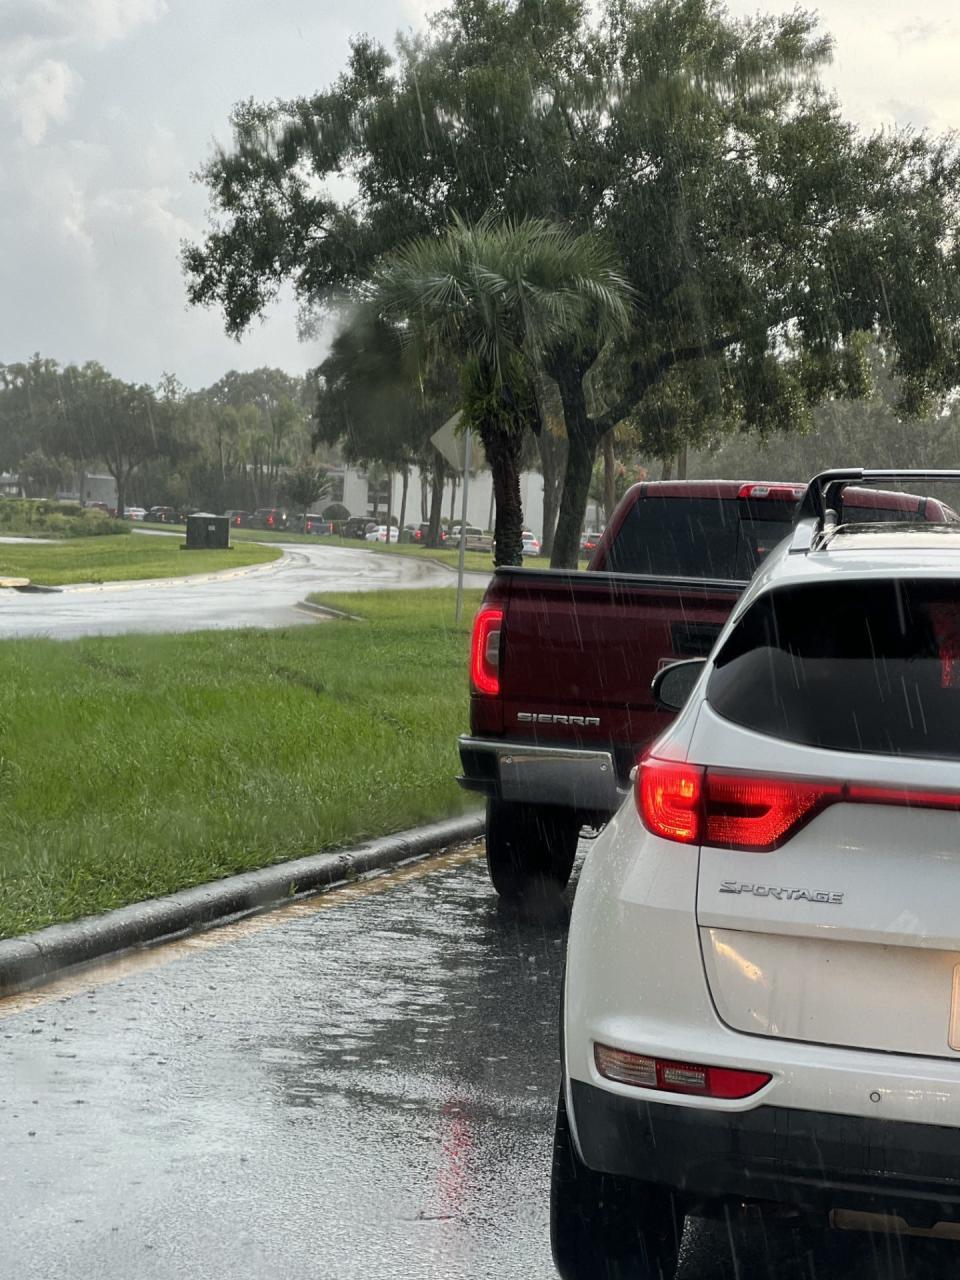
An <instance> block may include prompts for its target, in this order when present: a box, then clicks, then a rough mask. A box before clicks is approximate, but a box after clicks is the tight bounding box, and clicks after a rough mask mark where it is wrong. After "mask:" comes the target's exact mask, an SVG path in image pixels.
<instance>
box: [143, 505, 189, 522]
mask: <svg viewBox="0 0 960 1280" xmlns="http://www.w3.org/2000/svg"><path fill="white" fill-rule="evenodd" d="M144 519H145V520H147V521H149V522H150V524H177V523H179V519H180V513H179V511H177V510H176V508H174V507H149V508H148V510H147V514H146V516H144Z"/></svg>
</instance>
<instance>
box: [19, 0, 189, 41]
mask: <svg viewBox="0 0 960 1280" xmlns="http://www.w3.org/2000/svg"><path fill="white" fill-rule="evenodd" d="M166 10H167V5H166V0H7V3H6V4H5V6H4V14H3V30H4V37H5V40H8V41H9V40H11V39H23V38H27V39H30V40H36V41H39V42H41V43H44V44H47V43H50V44H59V43H62V42H69V41H72V40H86V41H93V42H95V43H98V44H108V43H110V42H111V41H113V40H122V39H123V38H124V37H125V36H127V35H129V34H130V32H131V31H134V30H135V29H136V28H137V27H139V26H142V25H143V24H144V23H145V22H155V21H156V20H157V19H158V18H159V17H161V16H162V15H163V14H164V13H166Z"/></svg>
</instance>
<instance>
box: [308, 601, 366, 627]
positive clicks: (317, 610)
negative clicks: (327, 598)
mask: <svg viewBox="0 0 960 1280" xmlns="http://www.w3.org/2000/svg"><path fill="white" fill-rule="evenodd" d="M293 607H294V608H295V609H302V610H303V611H304V613H313V614H316V616H317V617H318V618H341V619H343V620H344V621H346V622H363V618H361V617H358V616H357V614H355V613H344V612H343V610H342V609H331V608H329V606H327V605H324V604H314V603H313V602H312V601H310V600H301V601H300V602H299V603H298V604H295V605H294V606H293Z"/></svg>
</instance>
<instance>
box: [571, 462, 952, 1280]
mask: <svg viewBox="0 0 960 1280" xmlns="http://www.w3.org/2000/svg"><path fill="white" fill-rule="evenodd" d="M946 477H949V478H950V479H953V480H958V479H960V472H952V473H931V472H927V473H916V472H914V473H898V474H894V473H890V472H863V471H859V470H857V471H844V472H830V473H825V474H824V475H823V476H820V477H817V478H816V480H815V481H813V482H812V483H811V485H810V488H809V489H808V492H807V497H806V499H805V501H804V505H803V507H802V508H801V518H800V520H799V522H798V524H797V526H796V529H795V531H794V535H793V537H792V539H791V540H788V542H787V543H784V544H782V545H781V547H780V548H779V549H778V550H777V551H776V552H774V553H773V554H772V555H771V556H770V557H769V558H768V560H767V561H766V563H765V565H764V566H763V568H762V569H761V570H760V572H759V573H758V575H757V577H756V578H755V579H754V580H753V582H752V583H751V584H750V586H749V587H748V588H747V590H746V592H745V594H744V596H743V597H742V599H741V600H740V602H739V603H738V605H737V607H736V609H735V610H734V613H733V615H732V617H731V619H730V621H729V623H728V624H727V626H726V627H725V629H724V631H723V633H722V634H721V636H720V638H719V639H718V642H717V645H716V647H715V648H714V651H713V653H712V654H711V656H710V657H709V658H708V659H707V660H706V661H705V662H702V661H701V662H698V663H678V664H675V665H674V666H672V667H669V668H667V669H665V670H664V671H662V672H661V673H660V674H659V675H658V677H657V681H656V683H655V688H657V690H658V694H659V696H660V698H661V700H662V701H663V702H664V704H665V705H668V706H674V707H679V706H681V705H682V706H683V710H682V711H681V713H680V715H679V716H678V718H677V719H676V720H675V721H674V722H673V724H672V725H671V727H670V728H669V729H668V730H667V731H666V733H664V734H663V736H662V737H661V738H660V739H659V740H658V741H657V742H656V743H655V745H654V746H653V748H652V749H651V750H650V751H649V753H648V754H647V755H646V756H645V757H644V759H643V760H642V762H641V763H640V765H639V768H638V771H637V775H636V790H635V796H634V797H633V798H632V799H630V800H628V801H627V802H625V804H624V805H623V807H622V808H621V810H620V812H619V813H618V814H617V816H616V817H615V818H614V819H613V820H612V821H611V822H610V824H609V825H608V827H607V828H606V829H605V831H604V832H603V833H602V835H601V836H600V837H599V839H598V840H597V841H596V843H595V845H594V847H593V850H592V852H591V853H590V855H589V857H588V858H587V861H586V864H585V867H584V870H583V874H582V876H581V879H580V884H579V888H578V891H577V896H576V901H575V904H574V908H573V915H572V920H571V926H570V939H569V946H568V954H567V967H566V976H565V991H564V1005H563V1018H562V1022H563V1069H564V1082H563V1088H562V1091H561V1097H560V1103H559V1108H558V1116H557V1131H556V1141H555V1151H554V1167H553V1188H552V1214H551V1217H552V1235H553V1248H554V1257H555V1260H556V1262H557V1266H558V1268H559V1270H560V1274H561V1275H562V1276H563V1277H564V1280H595V1278H596V1277H604V1278H605V1280H606V1278H607V1277H619V1276H624V1277H625V1276H632V1277H664V1278H666V1277H670V1276H672V1275H673V1274H674V1271H675V1269H676V1266H677V1255H678V1251H679V1241H680V1235H681V1232H682V1228H683V1222H684V1217H685V1215H686V1214H688V1213H692V1214H714V1213H717V1212H724V1211H725V1209H728V1208H729V1206H730V1205H731V1204H742V1203H744V1202H747V1203H750V1204H754V1205H758V1206H761V1207H764V1206H771V1207H774V1208H775V1209H776V1211H777V1212H778V1213H779V1214H782V1213H783V1212H784V1210H785V1209H786V1210H788V1211H789V1210H795V1211H797V1212H798V1213H801V1214H814V1215H822V1217H823V1220H824V1221H829V1222H831V1223H832V1224H833V1225H834V1226H842V1227H849V1228H854V1229H866V1230H899V1231H913V1230H918V1229H919V1230H924V1231H927V1230H931V1229H933V1230H935V1231H937V1232H938V1233H940V1234H957V1235H958V1236H960V1225H958V1224H960V527H958V526H956V525H943V526H931V525H925V526H913V527H908V526H901V525H896V524H890V523H886V524H880V525H876V526H866V525H857V524H847V523H844V521H843V513H842V491H843V486H844V484H846V483H856V484H862V483H871V482H878V481H882V482H884V483H890V482H891V481H893V480H895V479H906V478H909V479H910V480H911V482H912V483H913V484H915V483H916V481H917V480H918V479H924V480H927V481H931V480H933V479H943V478H946ZM949 514H950V516H952V513H949ZM691 685H692V686H693V687H692V690H691Z"/></svg>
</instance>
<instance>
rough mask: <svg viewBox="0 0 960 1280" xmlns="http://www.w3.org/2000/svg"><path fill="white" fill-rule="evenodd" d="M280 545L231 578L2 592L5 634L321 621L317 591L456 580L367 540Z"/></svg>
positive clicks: (473, 582) (66, 635)
mask: <svg viewBox="0 0 960 1280" xmlns="http://www.w3.org/2000/svg"><path fill="white" fill-rule="evenodd" d="M141 536H142V535H141ZM158 536H163V535H158ZM277 545H280V546H281V549H282V551H283V553H284V554H283V557H282V559H280V560H277V561H275V562H274V563H272V564H268V565H263V566H259V567H257V568H255V569H253V570H238V571H236V572H235V573H233V574H232V575H230V576H225V577H216V578H212V577H211V576H210V575H208V574H201V575H198V576H197V577H193V578H171V579H165V580H157V581H150V582H116V583H105V584H103V585H102V586H89V585H84V586H74V587H64V588H63V589H62V590H60V591H56V592H49V593H48V592H43V593H38V594H25V593H22V592H17V591H0V639H10V638H12V637H14V636H50V637H52V638H53V639H70V638H72V637H75V636H88V635H117V634H119V633H121V632H126V631H151V632H156V631H200V630H207V629H219V628H234V627H288V626H293V625H295V624H297V623H307V622H316V620H317V616H316V614H311V613H308V612H306V611H304V610H301V609H298V608H297V606H298V605H299V603H300V602H301V601H302V600H304V599H305V598H306V597H307V596H308V595H309V594H310V593H311V592H313V591H328V592H333V591H380V590H383V589H388V588H389V589H392V588H403V587H450V586H453V585H455V583H456V576H455V575H454V574H453V573H452V572H451V571H450V570H449V569H447V568H445V567H444V566H442V565H439V564H435V563H430V562H429V561H423V560H417V559H414V558H413V557H411V556H400V555H384V554H382V553H378V552H376V551H364V550H363V549H362V548H361V547H358V548H357V550H354V549H353V548H352V547H351V548H345V547H324V546H322V545H320V546H316V547H313V546H310V545H309V544H301V543H289V544H286V543H284V544H277ZM225 554H228V553H225ZM488 579H489V575H486V574H467V575H466V579H465V580H466V581H467V583H468V585H470V586H484V585H485V584H486V582H487V581H488Z"/></svg>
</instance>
